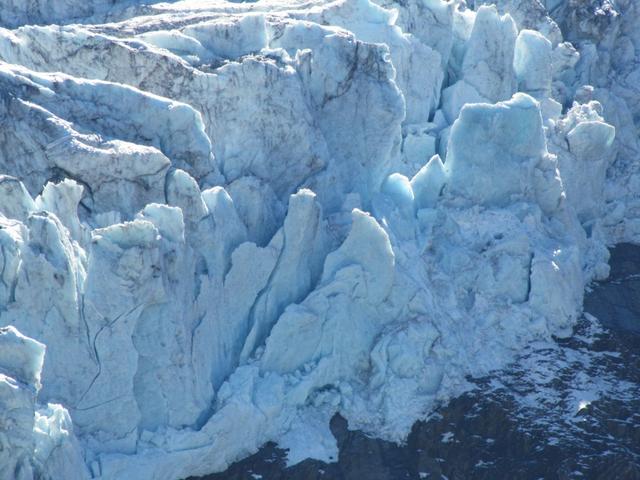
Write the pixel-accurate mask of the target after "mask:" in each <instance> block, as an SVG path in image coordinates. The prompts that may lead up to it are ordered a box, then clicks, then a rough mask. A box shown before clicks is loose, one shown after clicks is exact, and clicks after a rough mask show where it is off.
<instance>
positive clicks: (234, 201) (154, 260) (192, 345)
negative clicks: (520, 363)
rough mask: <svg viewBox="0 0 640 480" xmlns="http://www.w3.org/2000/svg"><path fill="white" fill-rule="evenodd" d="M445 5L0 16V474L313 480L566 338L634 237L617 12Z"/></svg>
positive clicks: (638, 112)
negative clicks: (230, 474) (258, 475)
mask: <svg viewBox="0 0 640 480" xmlns="http://www.w3.org/2000/svg"><path fill="white" fill-rule="evenodd" d="M471 3H472V2H469V5H467V4H466V3H465V2H464V1H462V0H454V1H444V0H429V1H422V0H408V1H403V2H396V1H395V0H384V1H379V2H377V3H374V2H372V1H370V0H338V1H335V2H323V1H320V0H312V1H311V2H299V1H297V0H261V1H259V2H252V3H236V2H226V1H221V0H206V1H205V0H200V1H196V0H183V1H180V2H170V3H151V4H148V3H147V2H145V4H144V5H143V4H142V2H137V1H135V0H124V1H119V2H110V1H109V2H107V1H97V2H88V3H87V2H78V1H75V0H53V1H46V2H45V1H44V0H10V1H9V3H5V4H3V5H2V6H0V27H4V28H0V119H2V129H1V131H0V326H3V327H4V326H7V327H8V328H7V329H3V330H2V334H0V342H2V345H4V346H5V347H3V348H0V407H3V408H0V415H5V416H11V419H10V422H12V423H11V424H12V425H14V426H15V427H12V428H11V429H10V430H9V429H8V428H9V427H5V425H9V423H7V422H8V421H9V420H7V421H3V422H0V435H3V436H5V437H6V438H7V439H8V444H7V449H6V450H3V452H5V453H6V455H8V456H6V457H1V456H0V464H2V465H3V466H4V465H8V466H9V467H8V468H7V469H4V470H1V472H2V473H0V478H3V479H4V478H13V477H16V476H18V473H19V476H18V478H21V479H22V478H24V479H30V478H78V479H81V478H101V479H104V480H108V479H116V478H136V479H147V478H148V479H182V478H186V477H188V476H195V475H205V474H208V473H212V472H217V471H222V470H224V469H225V468H226V467H227V466H228V465H229V464H230V463H232V462H234V461H236V460H238V459H241V458H243V457H245V456H247V455H249V454H251V453H252V452H255V451H256V450H257V449H258V448H260V446H261V445H263V444H264V443H265V442H267V441H275V442H279V443H280V445H281V446H283V447H286V448H288V449H289V453H288V455H289V456H288V461H289V462H290V463H295V462H298V461H302V460H303V459H304V458H306V457H313V458H318V459H322V460H325V461H330V460H335V459H336V458H337V454H338V452H337V446H336V442H335V439H334V438H333V436H332V435H331V432H330V430H329V427H328V421H329V419H330V418H331V417H332V415H333V414H335V413H340V414H341V415H343V416H344V417H345V418H346V419H347V420H348V422H349V427H350V428H356V429H361V430H363V431H365V433H367V434H370V435H374V436H377V437H381V438H385V439H388V440H393V441H402V440H403V439H404V438H405V437H406V436H407V434H408V433H409V431H410V429H411V426H412V424H413V423H414V422H415V421H416V420H418V419H423V418H426V417H427V416H428V415H429V414H430V413H431V412H432V411H433V408H434V407H435V406H436V405H438V404H439V403H441V402H445V401H447V400H448V399H450V398H452V397H453V396H456V395H458V394H460V393H462V392H464V391H465V389H467V388H469V384H468V382H467V381H466V380H465V379H466V378H467V377H468V376H469V375H471V376H478V375H484V374H486V373H488V372H489V371H491V370H495V369H500V368H503V367H505V366H506V365H508V364H509V363H510V362H511V361H513V359H514V358H515V357H516V355H517V354H518V352H521V351H522V350H523V349H525V348H527V347H528V346H530V345H534V344H535V345H541V344H542V345H553V339H552V336H566V335H570V334H571V329H572V327H573V325H574V324H575V321H576V319H577V318H578V316H579V315H580V313H581V308H582V297H583V292H584V289H585V287H586V286H587V285H588V283H589V282H591V281H592V280H594V279H601V278H605V277H606V276H607V275H608V265H607V261H608V251H607V248H606V247H607V245H610V244H612V243H615V242H619V241H636V242H637V241H640V194H639V192H640V162H638V158H639V156H640V143H638V135H637V133H638V125H636V123H634V119H637V118H640V87H638V85H639V83H638V82H637V79H638V76H639V75H640V73H639V72H640V70H638V67H637V65H638V64H639V63H640V53H639V52H640V48H637V47H634V45H640V33H639V30H638V29H637V28H635V27H636V26H637V22H638V21H639V20H640V9H639V8H638V6H637V5H636V4H635V3H634V2H632V1H630V0H620V1H619V2H617V3H616V7H615V8H617V9H618V11H616V12H615V15H614V14H613V13H607V12H603V13H602V14H601V15H598V16H590V15H589V14H587V13H586V12H588V11H589V9H588V8H585V9H574V10H572V7H569V8H551V7H552V5H550V4H551V3H553V2H547V6H548V7H549V9H545V8H544V5H543V4H542V3H540V2H511V1H499V2H498V5H497V6H493V5H486V6H485V5H482V6H480V5H478V7H477V8H475V6H474V5H471ZM474 3H478V4H480V3H485V2H474ZM588 3H594V5H595V4H596V3H597V2H595V1H594V2H588ZM472 7H473V8H472ZM607 15H609V16H607ZM605 17H606V21H604V20H603V19H605ZM560 26H562V29H561V28H560ZM45 345H46V354H45ZM40 385H41V387H40ZM581 385H583V386H584V388H581V389H576V392H575V399H572V401H573V400H575V401H573V403H572V404H571V407H570V409H576V408H580V407H579V406H580V402H582V401H584V402H588V401H590V400H592V399H593V396H594V395H598V394H599V390H597V389H593V388H590V386H589V381H588V379H581ZM593 392H595V393H593ZM535 400H536V399H533V400H532V401H535ZM4 407H6V408H4ZM572 413H575V412H572ZM14 417H15V418H14ZM3 420H6V419H5V418H4V417H3ZM448 439H449V438H448V437H447V439H445V438H443V441H445V440H448ZM0 455H4V453H0ZM3 462H4V463H3ZM5 471H6V472H9V473H8V474H7V475H8V477H7V476H6V475H5V473H4V472H5ZM2 475H5V477H2Z"/></svg>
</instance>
